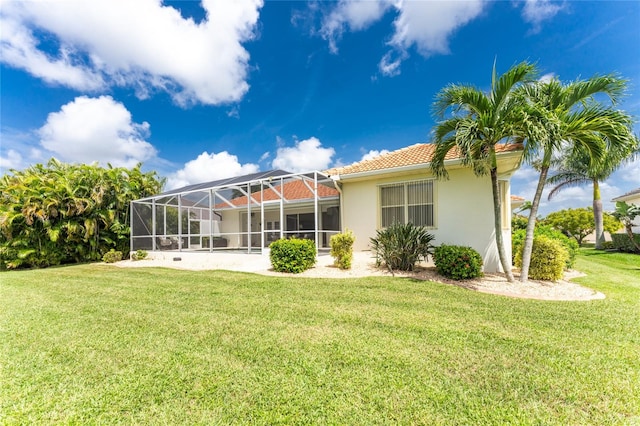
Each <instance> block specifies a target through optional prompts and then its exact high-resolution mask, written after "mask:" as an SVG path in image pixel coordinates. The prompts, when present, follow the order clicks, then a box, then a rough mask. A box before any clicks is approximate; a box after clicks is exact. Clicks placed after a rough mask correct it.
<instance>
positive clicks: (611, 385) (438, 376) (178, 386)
mask: <svg viewBox="0 0 640 426" xmlns="http://www.w3.org/2000/svg"><path fill="white" fill-rule="evenodd" d="M577 269H579V270H582V271H584V272H586V273H587V274H589V275H588V276H587V277H584V278H580V279H579V280H578V281H579V282H581V283H582V284H583V285H587V286H590V287H592V288H594V289H597V290H599V291H602V292H604V293H605V294H606V295H607V298H606V299H605V300H598V301H590V302H544V301H535V300H524V299H511V298H506V297H501V296H494V295H488V294H482V293H476V292H473V291H469V290H465V289H461V288H457V287H453V286H448V285H444V284H439V283H432V282H421V281H415V280H410V279H402V278H384V277H376V278H365V279H348V280H320V279H299V278H288V277H287V278H284V277H283V278H279V277H264V276H258V275H252V274H243V273H231V272H223V271H212V272H189V271H177V270H168V269H134V270H132V269H119V268H115V267H110V266H100V265H81V266H71V267H61V268H50V269H47V270H31V271H19V272H10V273H3V274H0V280H1V284H0V300H2V309H1V311H0V327H1V328H0V348H1V351H2V352H1V353H0V356H1V358H0V363H1V364H0V366H1V367H0V368H1V370H0V386H1V388H0V423H2V424H52V423H54V424H60V423H65V424H67V423H68V424H113V423H127V424H129V423H140V424H158V423H160V424H180V423H188V424H246V423H251V424H283V423H286V424H309V423H313V424H337V423H339V424H389V423H392V424H518V425H520V424H525V425H526V424H562V425H567V424H575V425H578V424H579V425H585V424H600V425H601V424H638V423H640V398H639V395H640V357H639V356H638V354H639V353H640V257H638V256H634V255H628V254H617V253H603V252H595V251H594V250H582V251H581V253H580V256H579V257H578V263H577Z"/></svg>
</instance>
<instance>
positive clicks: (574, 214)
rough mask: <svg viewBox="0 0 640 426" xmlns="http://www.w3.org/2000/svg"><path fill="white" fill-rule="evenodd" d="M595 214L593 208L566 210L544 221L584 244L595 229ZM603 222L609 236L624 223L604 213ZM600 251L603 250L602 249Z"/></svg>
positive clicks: (549, 216) (550, 214)
mask: <svg viewBox="0 0 640 426" xmlns="http://www.w3.org/2000/svg"><path fill="white" fill-rule="evenodd" d="M593 214H594V213H593V209H592V208H591V207H589V208H579V209H565V210H560V211H557V212H553V213H549V214H548V215H547V217H546V218H545V219H544V223H546V224H547V225H551V226H552V227H554V228H555V229H557V230H559V231H561V232H562V233H564V234H565V235H568V236H570V237H572V238H575V239H576V241H577V242H578V244H582V242H583V240H584V238H585V237H586V236H587V235H589V234H591V233H592V232H593V231H594V229H595V224H594V222H593ZM601 220H602V227H603V229H604V231H606V232H608V233H609V234H613V233H614V232H616V231H617V230H618V229H620V228H622V223H620V221H619V220H618V219H616V218H615V217H614V216H612V215H610V214H609V213H603V215H602V219H601ZM598 250H601V248H599V249H598Z"/></svg>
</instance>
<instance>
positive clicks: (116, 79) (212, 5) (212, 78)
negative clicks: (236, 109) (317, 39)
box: [0, 0, 262, 105]
mask: <svg viewBox="0 0 640 426" xmlns="http://www.w3.org/2000/svg"><path fill="white" fill-rule="evenodd" d="M202 7H203V8H204V9H205V11H206V18H205V19H204V20H203V21H202V22H200V23H196V22H194V21H193V20H192V19H184V18H183V17H182V16H181V15H180V13H179V12H178V11H177V10H176V9H174V8H173V7H171V6H164V5H163V4H162V3H161V1H160V0H136V1H129V0H92V1H81V0H67V1H62V2H54V1H51V2H36V1H28V2H18V1H4V2H3V3H2V11H1V20H2V21H1V24H2V33H1V36H0V42H1V47H2V59H1V60H2V61H3V62H5V63H7V64H8V65H10V66H13V67H17V68H22V69H24V70H25V71H27V72H29V73H31V74H32V75H34V76H36V77H39V78H42V79H44V80H45V81H47V82H49V83H55V84H60V85H64V86H68V87H72V88H75V89H79V90H97V89H103V88H104V87H105V86H111V85H118V86H130V87H133V88H134V89H135V90H136V93H137V95H138V96H139V97H142V98H144V97H147V96H149V95H150V93H152V92H153V91H157V90H162V91H167V92H168V93H170V94H171V96H172V97H173V98H174V100H175V101H176V102H177V103H179V104H181V105H186V104H190V103H194V102H200V103H203V104H221V103H227V102H233V101H237V100H239V99H241V98H242V96H243V95H244V94H245V93H246V91H247V90H248V87H249V86H248V84H247V82H246V76H247V66H248V61H249V54H248V52H247V51H246V49H245V48H244V47H243V46H242V43H243V42H245V41H247V40H250V39H252V38H253V37H254V29H255V26H256V22H257V20H258V15H259V9H260V8H261V7H262V0H235V1H228V0H203V1H202ZM36 31H37V32H36ZM36 33H38V34H45V38H48V39H50V40H51V41H53V43H48V47H45V46H44V45H40V44H39V43H38V40H37V38H36V37H35V36H34V34H36ZM52 46H56V47H54V48H52ZM52 49H53V50H52Z"/></svg>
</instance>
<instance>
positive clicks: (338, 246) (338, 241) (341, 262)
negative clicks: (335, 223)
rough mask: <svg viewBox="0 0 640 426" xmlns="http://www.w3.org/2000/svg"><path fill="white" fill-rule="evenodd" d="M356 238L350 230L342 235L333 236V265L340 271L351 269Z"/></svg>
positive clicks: (330, 241) (331, 242)
mask: <svg viewBox="0 0 640 426" xmlns="http://www.w3.org/2000/svg"><path fill="white" fill-rule="evenodd" d="M355 240H356V237H355V236H354V235H353V232H351V231H349V230H348V229H347V230H346V231H345V232H343V233H340V234H336V235H332V236H331V239H330V240H329V244H330V245H331V251H330V252H329V254H331V256H332V257H333V259H334V260H333V264H334V265H335V266H337V267H338V268H340V269H351V262H352V261H353V243H354V242H355Z"/></svg>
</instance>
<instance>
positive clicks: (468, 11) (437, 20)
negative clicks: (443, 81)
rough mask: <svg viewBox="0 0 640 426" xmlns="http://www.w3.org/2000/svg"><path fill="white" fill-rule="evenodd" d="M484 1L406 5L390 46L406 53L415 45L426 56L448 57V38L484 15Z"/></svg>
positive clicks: (422, 2) (395, 23) (418, 2)
mask: <svg viewBox="0 0 640 426" xmlns="http://www.w3.org/2000/svg"><path fill="white" fill-rule="evenodd" d="M482 6H483V2H482V1H481V0H469V1H406V2H403V3H401V4H400V9H399V10H400V14H399V16H398V18H397V19H396V20H395V22H394V27H395V34H394V35H393V38H392V39H391V42H390V44H391V45H392V46H394V47H396V48H398V49H401V50H406V49H408V48H409V47H411V46H412V45H414V44H415V46H416V47H417V49H418V51H419V52H420V54H421V55H423V56H425V57H426V56H430V55H432V54H436V53H440V54H443V53H449V37H450V36H451V34H452V33H453V32H454V31H455V30H456V29H457V28H459V27H461V26H463V25H465V24H466V23H468V22H469V21H471V20H472V19H474V18H476V17H477V16H478V15H480V13H481V12H482Z"/></svg>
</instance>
